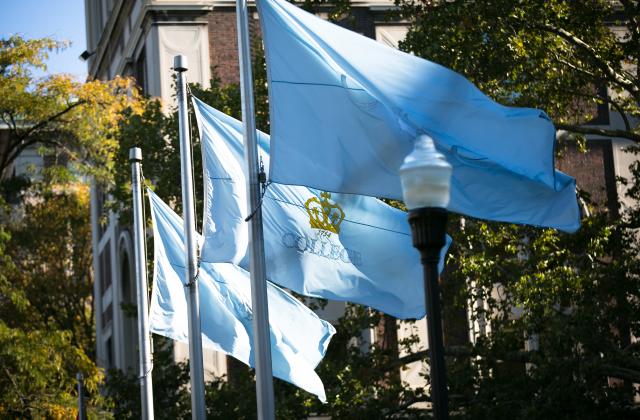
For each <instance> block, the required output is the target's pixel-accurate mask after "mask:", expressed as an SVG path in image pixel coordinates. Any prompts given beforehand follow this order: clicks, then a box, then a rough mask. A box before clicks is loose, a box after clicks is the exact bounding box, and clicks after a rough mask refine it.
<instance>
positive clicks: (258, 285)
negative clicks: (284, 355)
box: [236, 0, 275, 420]
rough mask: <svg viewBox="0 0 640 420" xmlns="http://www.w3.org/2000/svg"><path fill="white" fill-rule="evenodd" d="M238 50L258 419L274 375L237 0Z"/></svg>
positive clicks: (244, 26) (270, 410)
mask: <svg viewBox="0 0 640 420" xmlns="http://www.w3.org/2000/svg"><path fill="white" fill-rule="evenodd" d="M236 17H237V26H238V51H239V54H238V55H239V58H240V88H241V91H242V93H241V95H242V121H243V124H244V158H245V163H246V165H247V169H248V174H249V177H248V178H247V190H248V191H249V197H248V200H247V201H248V210H249V213H250V214H251V213H252V212H253V216H252V217H251V219H250V224H251V225H250V229H249V243H250V244H251V253H250V256H251V258H250V266H249V268H250V274H251V302H252V303H251V305H252V309H253V332H254V335H253V337H254V338H253V353H254V360H255V368H256V396H257V400H258V419H260V420H273V419H274V418H275V414H274V412H275V404H274V401H273V376H272V375H273V374H272V372H271V343H270V338H269V312H268V302H267V275H266V269H265V260H264V237H263V232H262V209H261V208H260V178H259V167H258V148H257V141H256V138H257V133H256V123H255V115H254V106H253V75H252V74H251V49H250V40H249V21H248V11H247V1H246V0H237V1H236Z"/></svg>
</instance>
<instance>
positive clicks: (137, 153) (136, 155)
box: [129, 147, 142, 162]
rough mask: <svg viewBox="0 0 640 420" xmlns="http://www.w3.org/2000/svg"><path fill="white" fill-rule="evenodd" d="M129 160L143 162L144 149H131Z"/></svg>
mask: <svg viewBox="0 0 640 420" xmlns="http://www.w3.org/2000/svg"><path fill="white" fill-rule="evenodd" d="M129 162H142V149H140V148H139V147H132V148H131V149H129Z"/></svg>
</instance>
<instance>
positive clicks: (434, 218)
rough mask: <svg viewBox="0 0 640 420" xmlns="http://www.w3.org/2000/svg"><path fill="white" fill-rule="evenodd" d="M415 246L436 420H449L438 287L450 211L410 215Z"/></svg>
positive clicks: (431, 210)
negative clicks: (420, 269) (420, 271)
mask: <svg viewBox="0 0 640 420" xmlns="http://www.w3.org/2000/svg"><path fill="white" fill-rule="evenodd" d="M409 224H410V225H411V233H412V237H413V246H414V247H416V248H417V249H418V250H419V251H420V257H421V261H422V265H423V267H424V294H425V304H426V307H427V333H428V337H429V353H430V357H429V365H430V371H429V374H430V376H431V400H432V404H433V411H434V414H435V418H436V419H438V420H444V419H448V418H449V408H448V399H447V379H446V372H445V365H444V344H443V338H442V311H441V308H440V293H439V291H440V290H439V287H438V262H439V261H440V251H441V250H442V247H443V246H444V245H445V243H446V230H447V210H446V209H443V208H437V207H423V208H418V209H414V210H411V211H410V212H409Z"/></svg>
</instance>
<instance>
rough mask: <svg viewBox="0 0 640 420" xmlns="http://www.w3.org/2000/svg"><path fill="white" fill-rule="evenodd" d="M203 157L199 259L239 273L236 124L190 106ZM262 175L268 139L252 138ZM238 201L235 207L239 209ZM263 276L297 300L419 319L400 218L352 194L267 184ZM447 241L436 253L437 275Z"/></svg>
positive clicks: (415, 258)
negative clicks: (347, 304) (334, 302)
mask: <svg viewBox="0 0 640 420" xmlns="http://www.w3.org/2000/svg"><path fill="white" fill-rule="evenodd" d="M193 103H194V108H195V111H196V120H197V122H198V127H199V130H200V139H201V143H202V152H203V167H204V175H205V176H204V184H205V188H204V189H205V200H204V201H205V208H204V226H203V232H204V243H203V247H202V254H201V256H202V260H203V261H210V262H232V263H237V264H240V265H241V266H242V267H244V268H248V258H247V255H246V253H247V239H246V238H247V236H248V232H247V226H246V225H247V223H246V222H245V221H244V218H245V217H246V215H247V214H248V212H247V211H246V183H245V181H246V179H245V176H244V174H243V172H242V171H240V170H236V168H240V167H241V165H242V162H243V153H244V152H243V151H244V146H243V126H242V123H241V122H240V121H238V120H236V119H234V118H232V117H230V116H228V115H226V114H224V113H222V112H220V111H218V110H216V109H214V108H212V107H210V106H208V105H206V104H205V103H203V102H202V101H200V100H199V99H197V98H193ZM258 145H259V147H258V148H259V154H260V157H261V159H262V161H263V163H264V165H265V167H266V168H267V169H268V166H269V136H268V135H266V134H264V133H261V132H259V133H258ZM239 200H242V201H239ZM262 215H263V216H262V217H263V228H264V239H265V246H264V248H265V254H266V265H267V277H268V278H269V280H270V281H272V282H274V283H277V284H279V285H281V286H283V287H286V288H289V289H291V290H293V291H295V292H297V293H300V294H303V295H306V296H314V297H322V298H326V299H332V300H340V301H350V302H355V303H359V304H363V305H367V306H370V307H373V308H375V309H378V310H381V311H383V312H386V313H388V314H391V315H393V316H395V317H398V318H402V319H408V318H422V317H423V316H424V314H425V304H424V302H425V301H424V287H423V284H422V266H421V265H420V255H419V253H418V251H417V250H416V249H415V248H413V246H412V242H411V233H410V227H409V224H408V222H407V214H406V213H404V212H402V211H400V210H398V209H395V208H393V207H391V206H389V205H387V204H385V203H384V202H382V201H380V200H378V199H375V198H372V197H366V196H361V195H352V194H327V193H325V192H323V191H318V190H314V189H310V188H307V187H301V186H290V185H281V184H276V183H273V184H270V185H269V186H268V187H267V189H266V192H265V194H264V197H263V200H262ZM450 242H451V238H449V237H447V246H446V247H445V248H444V249H443V250H442V255H441V261H440V270H442V268H443V265H444V257H445V255H446V251H447V249H448V246H449V244H450Z"/></svg>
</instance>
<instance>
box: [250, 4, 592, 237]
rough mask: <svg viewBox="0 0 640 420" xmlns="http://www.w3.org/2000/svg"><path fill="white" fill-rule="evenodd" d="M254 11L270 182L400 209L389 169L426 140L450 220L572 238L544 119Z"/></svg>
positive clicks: (283, 17) (415, 63) (288, 8)
mask: <svg viewBox="0 0 640 420" xmlns="http://www.w3.org/2000/svg"><path fill="white" fill-rule="evenodd" d="M257 4H258V10H259V13H260V26H261V28H262V31H263V38H264V44H265V52H266V57H267V72H268V83H269V98H270V101H269V104H270V118H271V139H272V144H271V155H272V159H273V164H272V166H271V173H270V178H271V180H272V181H274V182H281V183H285V184H296V185H307V186H310V187H314V188H320V189H323V190H326V191H336V192H343V193H355V194H365V195H370V196H377V197H387V198H393V199H401V198H402V190H401V186H400V179H399V176H398V169H399V167H400V165H401V164H402V161H403V159H404V158H405V156H406V155H407V154H409V153H410V152H411V150H412V148H413V141H414V139H415V138H416V137H417V136H418V135H419V134H421V133H427V134H429V135H430V136H431V137H433V139H434V140H435V142H436V145H437V147H438V149H439V151H440V152H441V153H443V154H444V155H445V157H446V158H447V160H448V161H449V163H450V164H451V165H452V166H453V179H452V187H451V202H450V205H449V209H450V210H452V211H454V212H458V213H462V214H466V215H470V216H473V217H478V218H482V219H488V220H495V221H504V222H512V223H522V224H530V225H538V226H546V227H554V228H557V229H561V230H565V231H569V232H572V231H575V230H577V229H578V228H579V225H580V217H579V210H578V203H577V199H576V194H575V181H574V179H573V178H571V177H569V176H567V175H565V174H563V173H561V172H559V171H556V170H555V168H554V154H553V153H554V142H555V129H554V127H553V124H552V122H551V121H550V119H549V117H548V116H547V115H546V114H545V113H544V112H542V111H540V110H536V109H528V108H510V107H506V106H502V105H500V104H497V103H495V102H493V101H492V100H491V99H489V98H488V97H486V96H485V95H484V94H483V93H482V92H481V91H480V90H479V89H477V88H476V87H475V86H474V85H473V84H472V83H471V82H469V81H468V80H466V79H465V78H464V77H462V76H461V75H459V74H457V73H455V72H453V71H451V70H449V69H447V68H445V67H442V66H440V65H438V64H435V63H432V62H430V61H427V60H424V59H422V58H419V57H415V56H413V55H410V54H406V53H404V52H401V51H398V50H396V49H394V48H391V47H388V46H386V45H383V44H381V43H378V42H376V41H374V40H372V39H369V38H366V37H364V36H361V35H359V34H357V33H354V32H352V31H349V30H347V29H344V28H341V27H339V26H337V25H334V24H332V23H330V22H327V21H325V20H323V19H320V18H318V17H316V16H313V15H311V14H309V13H307V12H305V11H303V10H302V9H300V8H298V7H296V6H295V5H293V4H291V3H288V2H286V1H284V0H258V1H257Z"/></svg>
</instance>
